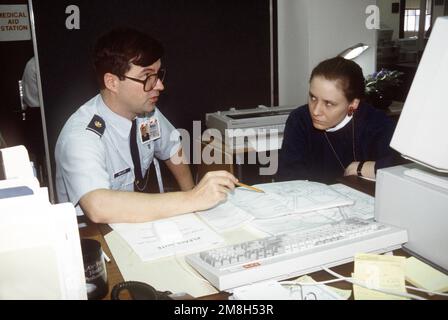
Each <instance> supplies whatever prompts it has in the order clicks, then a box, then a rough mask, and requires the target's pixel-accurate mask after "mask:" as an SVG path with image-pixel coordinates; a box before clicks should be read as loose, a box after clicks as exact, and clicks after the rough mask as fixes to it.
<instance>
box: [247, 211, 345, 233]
mask: <svg viewBox="0 0 448 320" xmlns="http://www.w3.org/2000/svg"><path fill="white" fill-rule="evenodd" d="M342 219H343V215H342V214H341V212H340V211H339V209H338V208H333V209H326V210H318V211H313V212H310V213H305V214H291V215H287V216H282V217H278V218H273V219H263V220H261V219H260V220H255V221H253V222H252V225H253V226H254V227H255V228H257V229H259V230H261V231H263V232H266V233H268V234H270V235H279V234H284V233H291V232H298V231H307V230H311V229H315V228H320V227H322V226H324V225H327V224H329V223H333V222H337V221H340V220H342Z"/></svg>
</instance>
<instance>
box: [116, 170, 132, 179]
mask: <svg viewBox="0 0 448 320" xmlns="http://www.w3.org/2000/svg"><path fill="white" fill-rule="evenodd" d="M128 172H131V168H127V169H124V170H121V171H120V172H117V173H115V174H114V179H116V178H118V177H121V176H122V175H124V174H126V173H128Z"/></svg>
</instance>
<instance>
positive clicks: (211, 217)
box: [196, 201, 254, 232]
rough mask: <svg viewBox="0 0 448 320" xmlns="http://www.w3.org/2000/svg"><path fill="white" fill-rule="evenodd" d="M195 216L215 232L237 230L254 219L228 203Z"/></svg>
mask: <svg viewBox="0 0 448 320" xmlns="http://www.w3.org/2000/svg"><path fill="white" fill-rule="evenodd" d="M196 214H197V215H198V216H199V217H200V218H201V219H202V220H204V221H205V222H206V223H207V224H208V225H209V226H211V227H212V228H213V229H214V230H216V231H217V232H225V231H228V230H232V229H236V228H239V227H241V226H242V225H244V224H246V223H248V222H250V221H252V220H253V219H254V217H253V216H251V215H250V214H248V213H246V212H245V211H243V210H241V209H240V208H238V207H235V206H234V205H232V204H231V203H230V202H228V201H226V202H225V203H223V204H220V205H218V206H216V207H214V208H211V209H209V210H206V211H200V212H197V213H196Z"/></svg>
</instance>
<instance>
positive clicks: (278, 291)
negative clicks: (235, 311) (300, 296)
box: [232, 280, 292, 300]
mask: <svg viewBox="0 0 448 320" xmlns="http://www.w3.org/2000/svg"><path fill="white" fill-rule="evenodd" d="M232 292H233V296H232V299H233V300H291V299H292V297H291V296H290V294H289V293H290V291H289V290H288V289H285V288H283V287H282V286H281V285H280V284H279V283H278V282H277V281H272V280H271V281H265V282H259V283H254V284H251V285H247V286H243V287H239V288H236V289H233V290H232Z"/></svg>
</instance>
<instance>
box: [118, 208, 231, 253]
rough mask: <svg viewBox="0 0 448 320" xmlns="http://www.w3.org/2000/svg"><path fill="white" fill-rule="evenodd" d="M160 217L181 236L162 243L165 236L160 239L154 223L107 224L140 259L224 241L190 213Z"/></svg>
mask: <svg viewBox="0 0 448 320" xmlns="http://www.w3.org/2000/svg"><path fill="white" fill-rule="evenodd" d="M163 220H167V221H169V222H171V223H175V224H176V226H177V228H178V230H179V232H180V233H181V234H182V239H179V238H178V237H175V239H173V241H172V242H170V243H167V242H166V241H167V239H166V238H165V239H160V238H159V237H158V236H157V233H156V231H155V228H154V225H153V224H154V223H157V222H146V223H121V224H111V225H110V226H111V227H112V229H114V230H115V231H116V232H117V233H118V234H119V235H120V236H121V237H122V238H123V239H124V240H125V241H126V242H127V243H128V244H129V246H130V247H131V248H132V249H133V250H134V251H135V252H136V253H137V255H138V256H139V257H140V259H142V261H150V260H154V259H158V258H162V257H167V256H172V255H175V254H179V253H186V252H194V251H200V250H206V249H208V248H212V247H214V246H217V245H219V244H221V243H223V242H224V240H223V239H222V238H221V237H220V236H219V235H218V234H217V233H216V232H214V231H213V230H211V229H210V228H209V227H208V226H207V225H206V224H205V223H204V222H202V221H201V220H200V219H199V218H198V217H197V216H196V215H194V214H185V215H181V216H176V217H173V218H168V219H163ZM160 221H162V220H159V222H160Z"/></svg>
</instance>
